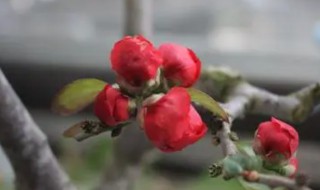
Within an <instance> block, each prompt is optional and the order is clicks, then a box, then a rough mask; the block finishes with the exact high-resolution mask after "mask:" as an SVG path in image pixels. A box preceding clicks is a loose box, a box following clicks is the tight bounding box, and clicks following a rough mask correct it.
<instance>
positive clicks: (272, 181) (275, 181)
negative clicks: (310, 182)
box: [242, 171, 311, 190]
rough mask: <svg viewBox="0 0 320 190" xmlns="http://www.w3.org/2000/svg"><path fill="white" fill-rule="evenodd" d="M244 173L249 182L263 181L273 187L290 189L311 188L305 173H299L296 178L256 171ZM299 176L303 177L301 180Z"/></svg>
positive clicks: (302, 189)
mask: <svg viewBox="0 0 320 190" xmlns="http://www.w3.org/2000/svg"><path fill="white" fill-rule="evenodd" d="M242 175H243V177H244V179H245V180H246V181H248V182H255V183H261V184H264V185H267V186H269V187H271V188H276V187H285V188H287V189H289V190H311V189H310V188H309V187H307V186H306V180H305V179H306V176H304V175H300V176H299V175H298V176H297V177H296V178H295V179H290V178H287V177H282V176H276V175H269V174H261V173H258V172H256V171H251V172H244V173H243V174H242ZM299 178H303V179H302V180H301V179H299ZM299 180H300V181H299Z"/></svg>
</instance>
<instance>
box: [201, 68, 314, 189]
mask: <svg viewBox="0 0 320 190" xmlns="http://www.w3.org/2000/svg"><path fill="white" fill-rule="evenodd" d="M204 75H205V77H203V78H205V80H212V81H213V82H212V81H211V82H212V83H211V84H215V85H218V86H219V88H218V89H219V90H220V91H219V92H215V94H218V95H221V96H225V97H226V102H225V103H223V104H221V106H222V107H223V108H224V109H225V111H226V112H227V113H228V114H229V116H230V119H229V121H230V122H229V123H222V127H221V128H220V129H219V130H218V131H217V133H216V136H217V137H218V138H219V140H220V144H221V149H222V152H223V154H224V156H231V155H234V154H236V153H237V148H236V146H235V144H234V142H233V141H232V139H231V138H230V132H231V131H230V130H231V126H232V121H233V120H235V119H237V118H241V117H244V116H245V115H247V114H249V113H255V114H265V115H273V116H275V117H278V118H281V119H285V120H288V121H292V122H301V121H303V120H305V119H306V118H307V117H308V115H309V114H311V113H312V111H313V109H314V108H315V107H316V106H317V104H318V103H319V102H320V83H317V84H314V85H311V86H309V87H306V88H304V89H302V90H299V91H297V92H295V93H292V94H290V95H287V96H280V95H276V94H273V93H271V92H268V91H265V90H262V89H260V88H257V87H255V86H252V85H251V84H249V83H247V82H246V81H245V80H243V79H242V78H241V77H240V76H239V75H238V74H236V73H235V72H234V71H231V70H228V69H221V68H217V69H215V68H212V69H211V70H210V71H208V72H207V73H204ZM217 82H218V83H217ZM223 82H225V83H226V84H223ZM257 175H258V176H259V177H258V179H257V180H256V182H259V183H262V184H266V185H268V186H270V187H276V186H282V187H286V188H289V189H292V190H310V188H308V187H306V186H304V185H302V186H300V185H298V184H297V183H296V181H295V180H292V179H289V178H286V177H281V176H276V175H265V174H257Z"/></svg>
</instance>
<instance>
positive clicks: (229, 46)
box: [0, 0, 320, 190]
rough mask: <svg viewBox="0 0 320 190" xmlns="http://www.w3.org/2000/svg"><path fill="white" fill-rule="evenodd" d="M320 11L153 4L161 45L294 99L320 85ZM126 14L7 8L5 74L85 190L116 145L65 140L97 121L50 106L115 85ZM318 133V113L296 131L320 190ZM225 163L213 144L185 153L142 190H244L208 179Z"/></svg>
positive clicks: (243, 127)
mask: <svg viewBox="0 0 320 190" xmlns="http://www.w3.org/2000/svg"><path fill="white" fill-rule="evenodd" d="M319 9H320V1H319V0H303V1H301V0H281V1H280V0H223V1H217V0H196V1H195V0H153V13H152V17H153V35H152V37H151V39H152V41H153V42H154V43H155V44H156V45H159V44H160V43H162V42H168V41H171V42H176V43H180V44H183V45H185V46H188V47H190V48H192V49H194V51H195V52H196V53H197V54H198V56H199V57H200V59H201V60H202V63H203V65H204V67H203V69H205V67H206V66H209V65H215V66H217V65H226V66H230V67H232V68H234V69H236V70H238V71H239V72H241V73H242V74H243V75H244V76H245V77H246V78H247V79H248V80H249V81H250V82H252V83H253V84H256V85H257V86H260V87H262V88H266V89H268V90H270V91H272V92H276V93H279V94H286V93H289V92H292V91H294V90H297V89H299V88H301V87H303V86H306V85H308V84H311V83H314V82H317V81H320V11H319ZM124 11H125V9H124V0H0V67H1V69H3V71H4V73H5V74H6V76H7V77H8V79H9V81H10V82H11V83H12V85H13V87H14V88H15V90H16V92H17V93H18V95H19V96H20V97H21V99H22V101H23V102H24V103H25V105H26V106H27V107H28V108H29V110H30V112H31V114H32V116H33V117H34V119H35V120H36V122H37V123H38V124H39V126H40V127H41V129H42V130H43V131H44V132H45V133H46V134H47V135H48V137H49V140H50V142H51V145H52V148H53V150H54V152H55V153H56V155H57V156H58V158H59V160H60V162H61V163H62V164H63V166H64V168H65V169H66V170H67V172H68V173H69V174H70V176H71V178H72V180H73V181H74V182H75V183H76V184H77V186H78V187H79V188H80V189H83V190H87V189H92V187H94V186H95V184H97V183H98V181H99V180H100V176H101V173H103V172H104V170H105V169H104V168H105V167H106V166H107V163H108V161H110V160H111V157H112V149H113V146H112V143H113V141H114V140H113V139H111V138H110V137H108V135H105V134H104V135H100V136H99V137H97V138H93V139H89V140H88V141H86V142H81V143H77V142H74V141H73V140H69V139H64V138H63V137H62V135H61V133H62V132H63V130H64V129H66V128H67V127H68V126H70V125H71V124H73V123H75V122H77V121H80V120H84V119H88V118H92V113H91V112H90V109H89V110H87V111H85V112H83V113H81V114H78V115H75V116H71V117H67V118H65V117H60V116H57V115H55V114H53V113H52V112H51V111H50V104H51V101H52V98H53V97H54V94H55V93H56V92H57V91H58V90H59V89H60V88H61V87H62V86H63V85H64V84H66V83H68V82H70V81H72V80H74V79H77V78H82V77H96V78H100V79H103V80H106V81H108V82H113V81H114V74H113V73H112V72H111V71H110V66H109V59H108V58H109V51H110V49H111V48H112V45H113V43H114V42H115V41H117V40H118V39H120V38H121V36H122V34H123V28H124V17H125V13H124ZM0 98H1V97H0ZM268 118H269V117H266V116H248V117H247V118H245V119H244V120H241V121H237V122H236V123H235V125H236V126H235V127H234V129H236V131H237V132H239V136H240V137H241V138H243V139H250V136H252V135H253V132H254V129H255V127H256V126H257V124H258V123H259V122H261V121H263V120H266V119H268ZM319 123H320V113H315V114H314V115H312V116H311V117H310V118H309V119H308V121H306V122H304V123H302V124H299V125H296V126H297V130H298V131H299V133H300V137H301V139H302V142H301V146H300V149H299V153H298V158H299V159H300V162H301V163H300V166H301V171H304V172H306V173H308V174H309V175H310V176H311V178H312V179H313V181H312V186H313V187H315V189H317V188H320V181H319V179H320V166H319V163H320V144H319V143H320V128H319V125H320V124H319ZM0 127H1V126H0ZM130 146H132V147H139V146H140V144H139V143H137V144H131V145H129V146H128V149H130V148H131V147H130ZM141 146H142V145H141ZM129 156H130V154H129ZM219 158H221V153H220V149H219V148H216V147H213V146H212V145H211V143H210V137H208V138H205V139H203V140H201V141H200V142H199V143H197V144H195V145H193V146H191V147H189V148H187V149H185V150H184V151H182V152H179V153H174V154H159V156H157V157H156V158H155V159H154V160H153V161H152V162H150V164H148V166H147V167H146V168H144V169H143V176H142V178H141V179H140V180H139V181H138V183H137V185H136V187H135V189H141V190H144V189H151V190H180V189H184V190H195V189H201V190H209V189H210V190H212V189H237V188H238V189H239V186H240V185H239V184H238V183H237V182H234V181H233V182H224V181H222V180H220V179H214V180H213V179H210V178H209V177H208V174H207V167H208V165H209V164H211V162H213V161H215V160H217V159H219ZM13 180H14V176H13V173H12V171H11V168H10V164H9V163H8V161H7V159H6V157H5V155H4V154H3V152H2V151H1V150H0V189H4V190H10V189H12V183H13Z"/></svg>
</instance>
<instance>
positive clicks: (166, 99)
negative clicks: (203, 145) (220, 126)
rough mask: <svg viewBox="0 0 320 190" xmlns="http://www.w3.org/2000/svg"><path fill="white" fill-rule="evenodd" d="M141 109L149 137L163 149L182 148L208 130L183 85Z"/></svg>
mask: <svg viewBox="0 0 320 190" xmlns="http://www.w3.org/2000/svg"><path fill="white" fill-rule="evenodd" d="M151 98H152V97H151ZM141 112H142V113H140V114H142V115H141V116H140V117H142V118H141V119H142V120H143V121H142V123H143V128H144V130H145V132H146V135H147V137H148V138H149V139H150V140H151V142H152V143H153V144H154V145H155V146H156V147H158V148H159V149H160V150H162V151H164V152H173V151H179V150H181V149H183V148H185V147H186V146H187V145H190V144H193V143H194V142H196V141H197V140H199V139H200V138H201V137H203V136H204V135H205V133H206V132H207V127H206V125H205V124H204V123H203V121H202V119H201V117H200V115H199V114H198V113H197V111H196V110H195V109H194V107H193V106H192V105H191V100H190V96H189V94H188V92H187V91H186V90H185V89H184V88H181V87H174V88H172V89H171V90H170V91H169V92H168V93H167V94H165V95H163V96H162V97H161V98H160V99H158V100H156V101H155V102H152V103H149V104H146V105H144V106H143V108H142V110H141Z"/></svg>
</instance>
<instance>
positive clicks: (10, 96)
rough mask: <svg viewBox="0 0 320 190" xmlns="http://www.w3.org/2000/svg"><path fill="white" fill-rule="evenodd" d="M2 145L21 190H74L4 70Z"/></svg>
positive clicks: (0, 109) (0, 102)
mask: <svg viewBox="0 0 320 190" xmlns="http://www.w3.org/2000/svg"><path fill="white" fill-rule="evenodd" d="M0 97H1V98H0V126H1V127H0V143H1V145H2V146H3V149H4V151H5V153H6V154H7V156H8V158H9V160H10V162H11V164H12V166H13V169H14V172H15V176H16V189H18V190H43V189H46V190H74V189H75V187H74V186H73V185H72V184H71V183H70V181H69V178H68V177H67V175H66V174H65V173H64V171H63V170H62V169H61V168H60V166H59V164H58V162H57V160H56V159H55V157H54V155H53V154H52V152H51V150H50V148H49V145H48V141H47V137H46V136H45V135H44V134H43V133H42V131H40V129H39V128H38V126H37V125H36V124H35V122H34V121H33V120H32V118H31V116H30V114H29V113H28V111H27V110H26V108H25V107H24V106H23V104H22V103H21V101H20V100H19V98H18V96H17V95H16V94H15V92H14V91H13V89H12V87H11V86H10V84H9V83H8V81H7V79H6V78H5V76H4V74H3V73H2V71H1V69H0Z"/></svg>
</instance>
